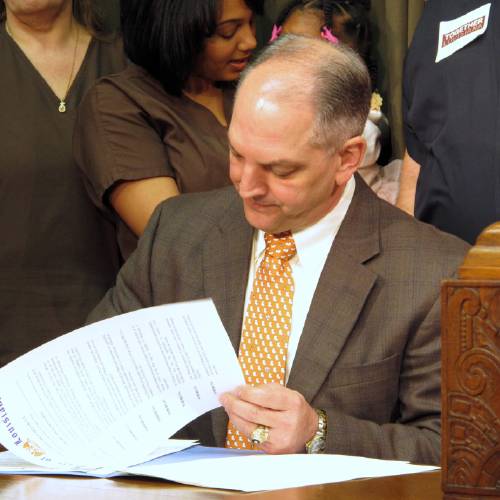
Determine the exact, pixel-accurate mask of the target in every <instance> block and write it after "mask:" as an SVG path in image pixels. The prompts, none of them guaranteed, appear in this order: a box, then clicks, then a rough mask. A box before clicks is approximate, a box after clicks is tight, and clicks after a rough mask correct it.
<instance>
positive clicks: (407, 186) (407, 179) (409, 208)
mask: <svg viewBox="0 0 500 500" xmlns="http://www.w3.org/2000/svg"><path fill="white" fill-rule="evenodd" d="M419 173H420V165H419V164H418V163H417V162H416V161H415V160H414V159H413V158H412V157H411V156H410V155H409V154H408V151H406V153H405V156H404V159H403V166H402V168H401V177H400V179H399V195H398V199H397V201H396V206H397V207H398V208H400V209H401V210H404V211H405V212H408V213H409V214H410V215H414V210H415V191H416V188H417V179H418V174H419Z"/></svg>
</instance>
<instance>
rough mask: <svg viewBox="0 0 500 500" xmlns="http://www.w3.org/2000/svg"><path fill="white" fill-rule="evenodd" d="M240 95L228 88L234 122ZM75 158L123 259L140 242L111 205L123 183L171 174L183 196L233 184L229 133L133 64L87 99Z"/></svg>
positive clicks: (227, 108) (102, 83)
mask: <svg viewBox="0 0 500 500" xmlns="http://www.w3.org/2000/svg"><path fill="white" fill-rule="evenodd" d="M233 95H234V91H233V90H232V89H231V90H229V89H225V90H224V111H225V115H226V119H227V121H228V122H229V118H230V115H231V108H232V102H233ZM74 153H75V159H76V162H77V164H78V165H79V167H80V168H81V169H82V171H83V173H84V176H85V178H86V187H87V189H88V192H89V195H90V197H91V198H92V200H93V202H94V203H95V204H96V206H97V207H99V209H101V210H102V211H104V213H105V214H106V217H107V218H108V219H109V220H111V221H113V223H114V224H115V225H116V226H117V237H118V242H119V245H120V249H121V250H122V255H123V257H124V258H127V257H128V255H129V254H130V253H131V252H132V251H133V250H134V249H135V246H136V244H137V238H136V237H135V236H134V235H133V233H132V231H130V230H129V229H128V227H127V226H126V225H125V224H124V223H123V222H122V221H121V219H120V218H119V217H118V215H117V214H116V213H115V212H114V211H113V210H112V208H111V207H110V205H109V204H108V200H107V195H108V194H109V192H110V189H112V188H113V187H114V186H115V185H116V184H117V183H118V182H120V181H133V180H139V179H146V178H151V177H159V176H167V177H172V178H174V179H175V181H176V183H177V186H178V188H179V190H180V192H182V193H190V192H198V191H208V190H211V189H215V188H219V187H222V186H226V185H228V184H230V180H229V150H228V142H227V129H226V128H225V127H224V126H222V125H221V124H220V123H219V121H218V120H217V119H216V118H215V116H214V115H213V114H212V113H211V112H210V111H209V110H208V109H206V108H205V107H203V106H201V105H200V104H198V103H196V102H194V101H193V100H191V99H189V98H188V97H187V96H185V95H182V96H180V97H176V96H172V95H170V94H168V93H166V92H165V90H164V89H163V87H162V86H161V84H160V83H159V82H158V81H157V80H156V79H154V78H153V77H152V76H150V75H149V74H148V73H147V72H146V71H145V70H143V69H142V68H140V67H138V66H136V65H130V66H129V67H128V68H127V69H126V70H125V71H123V72H121V73H119V74H117V75H111V76H108V77H106V78H103V79H101V80H100V81H99V82H98V83H97V84H96V85H95V86H94V87H93V88H92V90H91V91H90V92H89V93H88V94H87V96H86V97H85V99H84V100H83V102H82V104H81V106H80V109H79V113H78V119H77V124H76V129H75V143H74Z"/></svg>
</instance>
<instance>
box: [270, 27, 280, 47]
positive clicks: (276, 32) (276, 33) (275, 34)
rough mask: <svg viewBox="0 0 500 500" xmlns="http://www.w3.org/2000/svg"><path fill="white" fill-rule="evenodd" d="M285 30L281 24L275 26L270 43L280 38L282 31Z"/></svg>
mask: <svg viewBox="0 0 500 500" xmlns="http://www.w3.org/2000/svg"><path fill="white" fill-rule="evenodd" d="M282 31H283V28H282V27H281V26H276V25H274V26H273V32H272V33H271V38H270V39H269V43H272V42H274V41H275V40H277V39H278V38H279V36H280V35H281V32H282Z"/></svg>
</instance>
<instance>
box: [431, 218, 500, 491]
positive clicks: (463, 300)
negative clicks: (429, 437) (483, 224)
mask: <svg viewBox="0 0 500 500" xmlns="http://www.w3.org/2000/svg"><path fill="white" fill-rule="evenodd" d="M458 275H459V278H458V279H456V280H447V281H445V282H444V283H443V286H442V291H441V304H442V311H441V332H442V355H441V356H442V361H443V366H442V395H441V398H442V408H443V413H442V458H441V462H442V488H443V492H444V494H445V495H444V498H445V499H447V500H459V499H460V500H465V499H472V498H474V499H477V498H478V497H480V498H481V499H483V498H484V500H487V499H491V498H493V497H494V498H500V222H497V223H495V224H493V225H491V226H489V227H488V228H486V229H485V230H484V231H483V233H482V234H481V235H480V236H479V238H478V240H477V243H476V245H475V246H474V247H472V248H471V250H470V251H469V253H468V254H467V256H466V258H465V260H464V263H463V265H462V266H461V267H460V269H459V273H458Z"/></svg>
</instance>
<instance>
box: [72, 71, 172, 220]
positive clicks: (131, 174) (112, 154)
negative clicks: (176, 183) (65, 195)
mask: <svg viewBox="0 0 500 500" xmlns="http://www.w3.org/2000/svg"><path fill="white" fill-rule="evenodd" d="M162 137H163V134H162V131H161V130H160V128H159V126H158V124H156V123H155V122H154V121H153V120H152V118H151V117H150V116H149V115H148V114H147V112H146V111H145V110H144V109H143V108H142V107H141V106H140V104H139V103H138V102H137V101H136V100H135V99H134V98H132V97H131V96H130V95H127V93H126V92H125V91H124V90H123V89H121V88H119V87H118V86H116V85H115V84H114V82H113V81H112V80H110V79H106V80H102V81H101V82H99V83H97V84H96V85H95V86H94V87H93V88H92V89H91V90H90V91H89V93H88V94H87V96H86V97H85V99H84V100H83V101H82V103H81V105H80V108H79V112H78V117H77V120H76V124H75V132H74V140H73V150H74V156H75V160H76V162H77V164H78V166H79V168H80V169H81V171H82V172H83V175H84V180H85V185H86V188H87V191H88V193H89V195H90V197H91V199H92V201H93V202H94V204H96V205H97V206H98V207H99V208H101V209H103V210H105V209H106V197H107V194H108V193H109V190H110V189H112V188H113V186H115V185H116V183H118V182H120V181H135V180H140V179H147V178H151V177H160V176H167V177H174V178H175V172H174V170H173V169H172V167H171V165H170V163H169V160H168V151H167V149H166V145H165V144H164V142H163V140H162Z"/></svg>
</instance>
